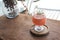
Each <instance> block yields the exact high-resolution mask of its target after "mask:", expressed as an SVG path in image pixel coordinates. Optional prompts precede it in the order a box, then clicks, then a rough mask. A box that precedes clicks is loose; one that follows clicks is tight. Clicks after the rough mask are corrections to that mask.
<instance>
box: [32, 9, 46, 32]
mask: <svg viewBox="0 0 60 40" xmlns="http://www.w3.org/2000/svg"><path fill="white" fill-rule="evenodd" d="M32 22H33V24H34V25H35V26H34V30H35V31H37V32H41V31H43V30H44V27H43V26H44V25H45V23H46V17H45V14H44V12H43V11H42V10H40V9H39V10H38V11H36V13H34V15H33V16H32Z"/></svg>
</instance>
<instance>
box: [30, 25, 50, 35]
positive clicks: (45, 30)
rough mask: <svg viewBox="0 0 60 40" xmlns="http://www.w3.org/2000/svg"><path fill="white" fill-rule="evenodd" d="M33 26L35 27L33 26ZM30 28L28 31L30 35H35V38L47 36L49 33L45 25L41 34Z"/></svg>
mask: <svg viewBox="0 0 60 40" xmlns="http://www.w3.org/2000/svg"><path fill="white" fill-rule="evenodd" d="M33 26H35V25H33ZM33 26H32V28H31V29H30V32H31V34H33V35H36V36H44V35H47V34H48V33H49V30H48V27H47V26H46V25H44V26H43V27H44V28H45V29H44V30H43V31H42V32H36V31H35V30H34V29H33Z"/></svg>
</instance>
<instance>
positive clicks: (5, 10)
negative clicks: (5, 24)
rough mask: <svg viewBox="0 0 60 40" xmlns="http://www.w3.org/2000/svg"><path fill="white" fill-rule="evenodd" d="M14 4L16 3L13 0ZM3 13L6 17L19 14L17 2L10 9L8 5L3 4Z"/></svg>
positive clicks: (13, 16)
mask: <svg viewBox="0 0 60 40" xmlns="http://www.w3.org/2000/svg"><path fill="white" fill-rule="evenodd" d="M13 1H14V4H16V0H13ZM3 13H4V15H5V16H6V17H7V18H15V17H16V16H18V14H19V9H18V6H17V4H16V5H14V9H12V10H11V9H10V7H8V8H6V7H5V4H4V5H3Z"/></svg>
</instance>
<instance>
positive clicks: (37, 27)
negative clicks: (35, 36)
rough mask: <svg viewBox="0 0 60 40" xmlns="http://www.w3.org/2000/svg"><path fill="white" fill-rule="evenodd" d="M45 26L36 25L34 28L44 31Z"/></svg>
mask: <svg viewBox="0 0 60 40" xmlns="http://www.w3.org/2000/svg"><path fill="white" fill-rule="evenodd" d="M44 29H45V28H44V27H43V26H35V27H34V30H35V31H36V32H42V31H44Z"/></svg>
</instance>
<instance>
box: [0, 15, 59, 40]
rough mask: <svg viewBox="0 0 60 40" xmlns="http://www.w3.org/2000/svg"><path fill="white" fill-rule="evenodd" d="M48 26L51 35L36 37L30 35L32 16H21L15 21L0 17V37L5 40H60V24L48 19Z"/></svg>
mask: <svg viewBox="0 0 60 40" xmlns="http://www.w3.org/2000/svg"><path fill="white" fill-rule="evenodd" d="M46 25H47V26H48V27H49V31H50V33H49V35H47V36H44V37H35V36H32V35H31V34H30V28H31V27H32V20H31V16H29V15H27V14H20V15H19V16H17V17H16V18H14V19H7V18H6V17H5V16H2V17H0V37H1V38H3V40H60V22H59V21H54V20H50V19H47V22H46Z"/></svg>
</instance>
